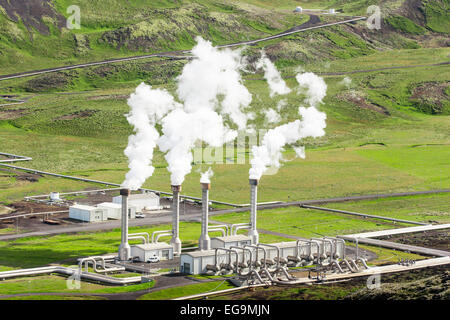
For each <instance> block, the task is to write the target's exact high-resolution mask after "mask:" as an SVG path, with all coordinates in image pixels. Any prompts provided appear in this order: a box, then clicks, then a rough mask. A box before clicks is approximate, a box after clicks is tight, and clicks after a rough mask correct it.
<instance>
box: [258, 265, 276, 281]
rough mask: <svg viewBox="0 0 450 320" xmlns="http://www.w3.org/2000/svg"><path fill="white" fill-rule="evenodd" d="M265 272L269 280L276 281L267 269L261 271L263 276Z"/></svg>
mask: <svg viewBox="0 0 450 320" xmlns="http://www.w3.org/2000/svg"><path fill="white" fill-rule="evenodd" d="M263 272H264V273H265V274H266V275H267V278H269V280H270V281H272V282H273V281H274V280H273V277H272V275H271V274H270V272H269V270H267V269H266V268H263V269H262V270H261V274H262V273H263Z"/></svg>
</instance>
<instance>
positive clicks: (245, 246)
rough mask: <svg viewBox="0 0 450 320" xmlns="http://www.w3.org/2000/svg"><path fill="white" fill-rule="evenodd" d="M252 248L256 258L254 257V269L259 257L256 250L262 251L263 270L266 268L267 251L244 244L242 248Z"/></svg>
mask: <svg viewBox="0 0 450 320" xmlns="http://www.w3.org/2000/svg"><path fill="white" fill-rule="evenodd" d="M247 247H248V248H253V249H256V250H255V252H256V257H255V267H256V262H257V261H259V260H258V257H259V255H258V250H262V251H263V253H264V268H266V258H267V251H266V249H264V248H260V247H259V246H255V245H253V244H244V248H247Z"/></svg>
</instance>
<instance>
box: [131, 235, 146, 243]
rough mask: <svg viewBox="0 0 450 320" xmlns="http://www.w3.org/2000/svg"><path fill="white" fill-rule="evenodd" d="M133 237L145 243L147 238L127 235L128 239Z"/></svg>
mask: <svg viewBox="0 0 450 320" xmlns="http://www.w3.org/2000/svg"><path fill="white" fill-rule="evenodd" d="M133 239H136V240H137V239H141V240H142V243H143V244H147V243H148V242H147V238H146V237H144V236H128V241H130V240H133Z"/></svg>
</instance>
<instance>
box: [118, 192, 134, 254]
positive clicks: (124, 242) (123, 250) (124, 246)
mask: <svg viewBox="0 0 450 320" xmlns="http://www.w3.org/2000/svg"><path fill="white" fill-rule="evenodd" d="M130 193H131V192H130V190H129V189H121V190H120V195H121V196H122V239H121V243H120V246H119V260H120V261H127V260H129V259H130V258H131V248H130V245H129V244H128V197H129V196H130Z"/></svg>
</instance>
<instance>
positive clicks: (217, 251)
mask: <svg viewBox="0 0 450 320" xmlns="http://www.w3.org/2000/svg"><path fill="white" fill-rule="evenodd" d="M258 182H259V181H258V180H257V179H250V180H249V199H250V221H249V222H248V223H239V224H235V225H209V223H208V221H209V217H208V215H209V191H210V189H211V183H200V187H201V190H202V198H201V199H202V201H201V203H202V211H201V212H202V214H201V235H200V238H199V240H198V248H197V249H196V250H193V251H192V250H189V251H186V252H183V250H182V239H180V224H179V221H180V192H181V190H182V188H181V186H174V185H173V186H172V192H173V196H172V206H171V211H172V230H160V231H155V232H154V233H153V234H152V235H149V234H145V233H141V234H128V216H129V215H128V197H129V196H130V190H129V189H121V190H120V194H121V196H122V232H121V244H120V247H119V254H118V259H117V263H118V264H119V265H120V264H124V263H125V264H128V267H130V266H129V264H130V261H131V260H132V261H134V262H147V261H146V259H147V257H149V256H154V255H156V256H158V257H159V258H160V259H162V260H164V259H166V260H170V259H173V258H179V261H180V265H179V271H180V273H183V274H194V275H195V274H206V275H233V277H231V278H230V279H231V280H232V281H233V283H235V284H236V285H239V286H241V285H248V284H258V283H260V284H264V283H277V282H285V283H291V282H295V281H296V278H295V277H293V276H292V275H290V273H289V268H291V267H298V266H317V267H321V268H322V267H328V270H329V272H333V273H345V272H355V271H357V270H360V269H361V268H362V269H367V268H368V266H367V264H366V261H365V259H363V258H358V259H356V260H352V259H346V256H345V250H346V245H345V241H344V240H342V239H338V238H331V237H326V238H314V239H309V240H298V241H292V242H280V243H261V242H260V241H259V235H258V230H257V212H258V208H257V199H258V196H257V191H258ZM243 229H246V230H248V232H247V234H246V235H244V234H242V233H239V234H238V231H239V230H243ZM210 232H221V236H220V237H214V238H211V237H210V236H209V233H210ZM163 236H171V239H170V243H165V242H160V241H159V238H161V237H163ZM130 239H142V241H143V244H139V245H131V246H130V245H129V243H128V242H129V240H130ZM150 239H151V241H150ZM163 251H166V252H167V251H168V253H165V254H164V253H163Z"/></svg>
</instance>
